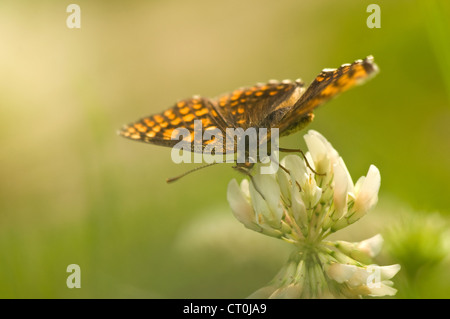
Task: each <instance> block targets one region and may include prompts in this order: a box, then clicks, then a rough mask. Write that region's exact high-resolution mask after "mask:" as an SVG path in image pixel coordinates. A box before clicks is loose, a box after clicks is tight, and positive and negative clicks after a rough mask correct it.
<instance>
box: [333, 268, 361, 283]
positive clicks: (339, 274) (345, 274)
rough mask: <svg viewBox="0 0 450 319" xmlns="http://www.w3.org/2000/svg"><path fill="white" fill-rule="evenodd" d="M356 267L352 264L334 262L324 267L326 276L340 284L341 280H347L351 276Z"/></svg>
mask: <svg viewBox="0 0 450 319" xmlns="http://www.w3.org/2000/svg"><path fill="white" fill-rule="evenodd" d="M356 268H357V267H356V266H354V265H345V264H340V263H334V264H331V265H330V266H328V267H327V268H326V272H327V275H328V277H330V278H331V279H334V280H336V281H337V282H338V283H340V284H342V283H343V282H345V281H347V280H349V279H350V278H351V277H352V276H353V274H354V273H355V271H356Z"/></svg>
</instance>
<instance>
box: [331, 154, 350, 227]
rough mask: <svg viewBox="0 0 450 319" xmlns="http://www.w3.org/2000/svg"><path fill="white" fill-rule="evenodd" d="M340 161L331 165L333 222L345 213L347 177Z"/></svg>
mask: <svg viewBox="0 0 450 319" xmlns="http://www.w3.org/2000/svg"><path fill="white" fill-rule="evenodd" d="M342 163H343V162H341V161H338V162H337V163H336V164H334V165H333V170H334V194H333V200H334V209H335V213H334V216H333V220H337V219H339V218H341V217H342V216H344V215H345V214H346V213H347V197H348V195H347V192H348V175H347V171H346V169H345V168H344V167H343V166H342Z"/></svg>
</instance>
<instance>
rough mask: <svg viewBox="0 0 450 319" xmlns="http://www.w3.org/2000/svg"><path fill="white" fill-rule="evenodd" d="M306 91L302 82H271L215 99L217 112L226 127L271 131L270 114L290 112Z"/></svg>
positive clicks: (271, 121) (271, 120)
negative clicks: (266, 129)
mask: <svg viewBox="0 0 450 319" xmlns="http://www.w3.org/2000/svg"><path fill="white" fill-rule="evenodd" d="M303 91H304V88H303V82H301V81H300V80H297V81H295V82H291V81H283V82H278V81H269V82H268V83H267V84H257V85H255V86H252V87H249V88H241V89H238V90H235V91H233V92H232V93H230V94H224V95H222V96H220V97H218V98H217V99H215V103H214V106H215V109H216V111H217V113H219V114H220V115H221V117H222V118H223V119H224V120H225V122H226V124H227V127H231V128H238V127H240V128H243V129H244V130H245V129H247V128H249V127H255V128H260V127H266V128H270V127H271V123H273V119H272V118H271V117H270V116H269V115H270V114H273V113H274V112H275V113H283V112H285V111H287V110H288V109H290V108H291V107H292V106H293V105H294V104H295V102H296V101H297V100H298V99H299V98H300V96H301V95H302V93H303Z"/></svg>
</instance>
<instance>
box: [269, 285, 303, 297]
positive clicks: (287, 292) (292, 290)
mask: <svg viewBox="0 0 450 319" xmlns="http://www.w3.org/2000/svg"><path fill="white" fill-rule="evenodd" d="M302 291H303V287H302V286H301V285H299V284H290V285H288V286H286V287H281V288H279V289H277V290H275V291H274V293H273V294H272V295H270V297H269V299H299V298H300V297H301V296H302Z"/></svg>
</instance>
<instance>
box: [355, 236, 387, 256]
mask: <svg viewBox="0 0 450 319" xmlns="http://www.w3.org/2000/svg"><path fill="white" fill-rule="evenodd" d="M382 246H383V237H382V236H381V235H380V234H377V235H375V236H373V237H371V238H369V239H366V240H363V241H361V242H359V243H358V245H357V246H356V247H357V249H358V250H360V251H362V252H363V253H365V254H366V255H367V256H369V257H370V258H373V257H375V256H376V255H378V254H379V252H380V251H381V247H382Z"/></svg>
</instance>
